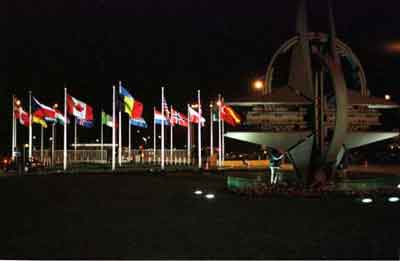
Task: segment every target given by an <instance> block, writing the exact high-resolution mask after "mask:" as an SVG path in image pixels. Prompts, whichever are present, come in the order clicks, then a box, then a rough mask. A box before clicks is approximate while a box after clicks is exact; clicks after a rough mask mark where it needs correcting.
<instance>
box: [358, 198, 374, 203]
mask: <svg viewBox="0 0 400 261" xmlns="http://www.w3.org/2000/svg"><path fill="white" fill-rule="evenodd" d="M372 202H373V200H372V198H363V199H361V203H364V204H370V203H372Z"/></svg>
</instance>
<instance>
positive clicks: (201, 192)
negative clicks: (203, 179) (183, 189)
mask: <svg viewBox="0 0 400 261" xmlns="http://www.w3.org/2000/svg"><path fill="white" fill-rule="evenodd" d="M194 194H195V195H202V194H203V191H201V190H200V189H197V190H195V191H194Z"/></svg>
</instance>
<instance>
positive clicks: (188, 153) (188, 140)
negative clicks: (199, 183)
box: [187, 104, 191, 165]
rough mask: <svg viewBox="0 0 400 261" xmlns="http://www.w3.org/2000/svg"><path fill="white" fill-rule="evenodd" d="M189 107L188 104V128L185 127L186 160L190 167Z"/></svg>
mask: <svg viewBox="0 0 400 261" xmlns="http://www.w3.org/2000/svg"><path fill="white" fill-rule="evenodd" d="M189 107H190V105H189V104H188V105H187V111H188V112H187V113H188V127H187V159H188V163H189V165H190V161H191V160H190V157H191V155H190V151H191V148H190V147H191V144H190V143H191V142H190V141H191V139H190V110H189Z"/></svg>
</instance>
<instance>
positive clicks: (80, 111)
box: [67, 95, 93, 121]
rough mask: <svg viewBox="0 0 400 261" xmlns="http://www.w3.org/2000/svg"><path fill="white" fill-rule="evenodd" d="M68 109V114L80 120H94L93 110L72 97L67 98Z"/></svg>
mask: <svg viewBox="0 0 400 261" xmlns="http://www.w3.org/2000/svg"><path fill="white" fill-rule="evenodd" d="M67 108H68V113H69V114H71V115H73V116H75V117H76V118H78V119H81V120H86V121H92V120H93V108H92V107H91V106H89V105H87V104H86V103H84V102H82V101H80V100H78V99H76V98H74V97H72V96H71V95H68V96H67Z"/></svg>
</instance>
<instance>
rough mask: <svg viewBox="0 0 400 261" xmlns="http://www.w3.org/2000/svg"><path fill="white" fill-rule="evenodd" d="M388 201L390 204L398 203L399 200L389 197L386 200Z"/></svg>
mask: <svg viewBox="0 0 400 261" xmlns="http://www.w3.org/2000/svg"><path fill="white" fill-rule="evenodd" d="M388 201H389V202H391V203H395V202H399V201H400V198H399V197H390V198H388Z"/></svg>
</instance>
